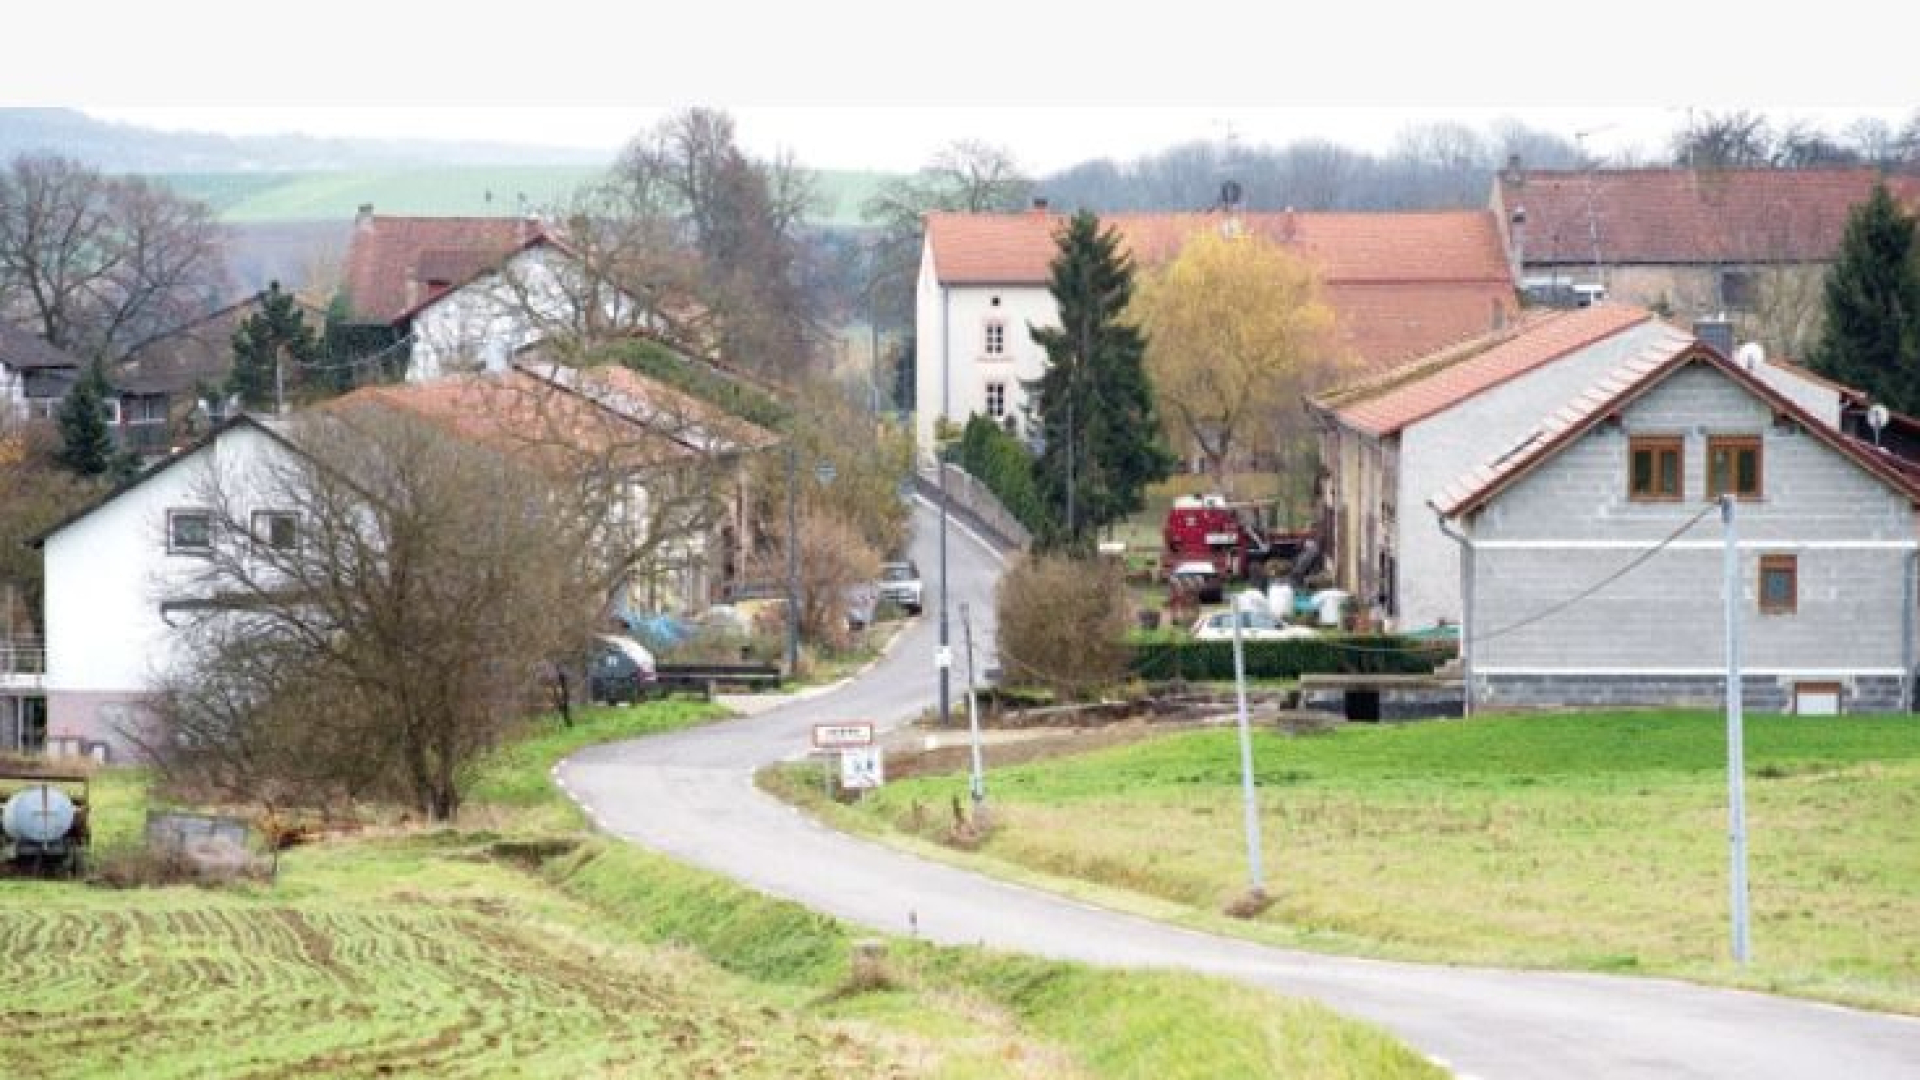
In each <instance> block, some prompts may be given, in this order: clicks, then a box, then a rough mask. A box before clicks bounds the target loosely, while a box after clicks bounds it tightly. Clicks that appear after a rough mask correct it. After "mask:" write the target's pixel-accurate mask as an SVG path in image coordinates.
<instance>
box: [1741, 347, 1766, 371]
mask: <svg viewBox="0 0 1920 1080" xmlns="http://www.w3.org/2000/svg"><path fill="white" fill-rule="evenodd" d="M1733 358H1734V360H1735V361H1736V362H1738V363H1739V365H1740V366H1741V367H1742V368H1745V369H1746V370H1748V371H1752V370H1753V369H1754V368H1756V367H1758V366H1760V365H1761V364H1762V363H1764V362H1765V361H1766V359H1767V347H1766V346H1764V345H1762V344H1760V343H1759V342H1757V341H1749V342H1747V343H1746V344H1745V345H1742V346H1740V348H1739V349H1738V350H1737V351H1736V352H1735V353H1734V354H1733Z"/></svg>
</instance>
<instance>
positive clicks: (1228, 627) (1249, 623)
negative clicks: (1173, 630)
mask: <svg viewBox="0 0 1920 1080" xmlns="http://www.w3.org/2000/svg"><path fill="white" fill-rule="evenodd" d="M1317 636H1319V635H1318V634H1316V633H1315V632H1314V631H1313V629H1312V628H1311V627H1306V626H1289V625H1287V624H1286V623H1283V622H1280V621H1279V620H1277V619H1275V618H1274V617H1273V616H1272V615H1269V614H1267V613H1266V612H1263V611H1242V612H1241V613H1240V638H1241V640H1243V641H1290V640H1292V639H1294V638H1310V637H1317ZM1193 638H1194V640H1195V641H1231V640H1233V614H1232V613H1231V612H1226V611H1216V612H1213V613H1212V614H1209V615H1202V616H1200V618H1199V619H1198V620H1197V621H1196V622H1195V623H1194V624H1193Z"/></svg>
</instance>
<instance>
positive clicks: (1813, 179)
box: [1495, 169, 1920, 266]
mask: <svg viewBox="0 0 1920 1080" xmlns="http://www.w3.org/2000/svg"><path fill="white" fill-rule="evenodd" d="M1880 178H1881V177H1880V174H1879V173H1877V172H1875V171H1874V170H1872V169H1727V170H1694V169H1596V170H1594V171H1593V172H1591V173H1588V172H1585V171H1572V170H1569V171H1564V172H1555V171H1549V172H1521V173H1503V174H1502V175H1501V176H1500V178H1499V179H1498V180H1496V181H1495V183H1496V185H1497V187H1496V194H1497V197H1498V199H1499V205H1500V208H1501V209H1502V210H1503V211H1504V212H1505V213H1507V214H1509V215H1511V214H1512V213H1513V212H1514V211H1515V210H1519V209H1524V210H1525V211H1526V225H1525V232H1524V234H1523V238H1522V239H1521V240H1520V241H1519V246H1520V247H1521V249H1522V258H1523V259H1524V260H1525V262H1526V264H1527V265H1529V266H1534V265H1542V266H1544V265H1557V264H1574V265H1578V264H1591V263H1592V262H1593V261H1594V237H1593V232H1594V230H1595V229H1596V228H1597V230H1598V233H1599V248H1600V252H1599V258H1600V261H1601V262H1602V263H1611V264H1615V265H1621V264H1635V263H1655V264H1659V263H1723V262H1738V263H1765V262H1825V261H1827V260H1829V259H1831V258H1833V254H1834V252H1835V251H1836V250H1838V249H1839V246H1840V236H1841V233H1842V232H1843V231H1844V230H1845V228H1846V224H1847V213H1848V211H1849V210H1851V209H1852V208H1853V207H1854V206H1855V205H1856V204H1858V203H1861V202H1864V201H1866V198H1867V196H1868V195H1869V194H1870V193H1871V192H1872V190H1873V185H1874V183H1875V182H1876V181H1878V180H1879V179H1880ZM1887 183H1888V186H1889V187H1890V188H1892V190H1893V193H1894V196H1895V197H1896V198H1898V199H1900V200H1902V201H1903V202H1906V203H1908V204H1913V203H1915V202H1917V201H1920V177H1910V176H1892V177H1888V178H1887ZM1589 205H1591V207H1592V212H1591V214H1589V211H1588V207H1589Z"/></svg>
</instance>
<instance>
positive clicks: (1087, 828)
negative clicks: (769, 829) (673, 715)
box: [763, 711, 1920, 1012]
mask: <svg viewBox="0 0 1920 1080" xmlns="http://www.w3.org/2000/svg"><path fill="white" fill-rule="evenodd" d="M1255 753H1256V760H1257V765H1256V770H1257V780H1258V783H1259V785H1260V806H1261V819H1262V825H1263V834H1264V844H1265V847H1264V852H1263V855H1264V861H1265V863H1266V865H1267V867H1268V868H1269V882H1268V887H1269V891H1270V892H1272V893H1273V894H1274V896H1275V897H1276V899H1277V902H1276V903H1275V904H1274V905H1273V906H1272V907H1271V908H1270V909H1268V910H1267V911H1265V912H1264V913H1262V914H1261V915H1260V916H1259V917H1258V918H1257V919H1254V920H1252V921H1241V920H1234V919H1228V918H1225V917H1223V916H1222V915H1221V912H1222V911H1223V909H1224V908H1225V907H1226V906H1227V905H1228V904H1229V903H1230V902H1231V900H1232V899H1233V898H1234V897H1235V896H1236V895H1238V894H1239V892H1240V890H1241V889H1242V888H1243V886H1244V880H1245V879H1244V874H1245V869H1244V863H1243V859H1244V854H1243V852H1244V848H1243V839H1242V834H1241V825H1240V813H1239V801H1238V800H1239V788H1238V785H1239V772H1238V757H1237V749H1236V743H1235V737H1234V734H1233V732H1232V731H1231V730H1208V731H1200V732H1193V733H1187V734H1179V735H1173V736H1169V737H1165V738H1160V739H1155V740H1152V741H1149V742H1143V743H1139V744H1135V745H1131V746H1126V747H1121V748H1116V749H1112V750H1106V751H1100V752H1097V753H1093V754H1089V755H1086V756H1084V757H1077V758H1067V759H1055V760H1050V761H1044V762H1038V763H1031V764H1025V765H1021V766H1016V767H1012V768H1007V769H998V770H996V769H993V768H992V766H991V762H990V765H989V768H990V774H989V778H988V790H989V794H990V796H991V798H992V804H993V809H994V823H995V830H994V832H993V833H992V834H991V835H990V836H989V837H988V838H987V840H986V842H985V843H984V845H982V846H981V848H980V850H979V851H977V852H974V853H965V852H960V851H955V850H952V849H950V848H946V847H943V846H942V845H941V843H940V841H941V840H942V838H943V836H944V834H945V832H946V830H947V829H948V827H949V823H948V821H947V818H948V817H949V815H948V814H947V813H946V812H945V811H944V809H943V808H945V807H947V806H948V805H949V803H950V802H951V800H952V798H953V797H954V796H955V795H956V794H960V793H962V792H964V790H965V788H964V784H965V779H964V777H960V776H953V777H926V778H916V779H912V780H907V781H902V782H900V783H896V784H890V785H888V787H887V788H886V789H884V790H883V791H882V792H880V793H879V794H878V795H876V796H875V797H873V798H870V799H868V800H867V801H865V802H864V803H862V804H860V805H859V806H858V807H855V808H840V807H835V808H831V809H828V808H820V807H819V806H818V802H819V800H818V796H817V795H815V794H814V792H813V789H812V788H811V786H810V785H809V784H808V783H807V782H806V780H807V778H806V777H803V776H794V777H787V776H784V775H782V774H778V773H775V774H769V775H767V776H765V777H763V784H764V785H765V786H767V787H769V788H770V789H772V790H775V791H776V792H779V793H781V794H783V795H785V796H786V797H789V798H791V799H793V800H795V801H799V802H810V803H811V804H812V805H814V806H815V807H816V808H817V809H820V810H821V812H823V813H824V814H825V815H826V816H828V817H829V818H830V819H831V820H832V821H833V822H834V823H836V824H839V825H841V826H842V827H848V828H853V829H858V830H860V831H863V832H867V833H869V834H872V835H876V836H881V837H884V838H888V839H890V840H892V841H893V842H895V843H903V844H906V845H908V846H912V847H914V848H915V849H916V850H919V851H921V852H928V851H937V852H939V853H940V857H942V858H945V859H947V860H949V861H956V862H960V863H962V864H964V865H969V866H974V867H977V868H979V869H983V870H986V871H987V872H991V873H996V874H999V875H1002V876H1008V877H1013V878H1016V879H1019V880H1023V881H1027V882H1029V883H1033V884H1038V885H1042V886H1045V887H1050V888H1056V889H1060V890H1062V891H1067V892H1070V893H1073V894H1075V895H1078V896H1081V897H1082V898H1085V899H1090V900H1094V901H1096V902H1099V903H1103V904H1108V905H1111V906H1116V907H1121V908H1125V909H1128V910H1132V911H1136V912H1139V913H1142V914H1148V915H1151V916H1154V917H1158V918H1171V919H1173V920H1175V921H1178V922H1182V923H1184V924H1187V925H1192V926H1197V927H1202V928H1205V929H1210V930H1215V931H1222V932H1228V933H1235V934H1239V935H1242V936H1247V937H1252V938H1256V939H1259V940H1264V941H1268V942H1272V943H1276V944H1284V945H1290V946H1296V947H1303V948H1313V949H1320V950H1323V951H1331V952H1344V953H1356V954H1365V955H1374V956H1384V957H1397V958H1404V959H1416V960H1428V961H1445V962H1458V963H1479V964H1496V965H1504V966H1523V967H1541V968H1559V969H1584V970H1594V971H1613V972H1627V973H1640V974H1663V975H1674V976H1680V977H1684V978H1689V979H1694V980H1697V981H1702V982H1709V983H1721V984H1728V985H1738V986H1746V987H1752V988H1757V989H1765V990H1771V991H1777V992H1785V993H1793V994H1800V995H1805V996H1810V997H1817V998H1823V999H1828V1000H1835V1001H1842V1002H1847V1003H1852V1004H1859V1005H1865V1006H1869V1007H1876V1008H1886V1009H1894V1010H1899V1011H1907V1012H1920V836H1917V835H1916V834H1915V833H1914V832H1913V830H1912V829H1911V827H1910V823H1911V822H1912V820H1913V819H1914V814H1915V811H1916V810H1917V809H1920V722H1916V720H1915V718H1913V717H1847V718H1840V719H1815V718H1794V717H1777V716H1753V717H1749V718H1748V759H1747V761H1748V770H1749V779H1748V785H1747V792H1748V817H1749V824H1750V830H1751V834H1752V840H1751V859H1750V867H1751V878H1752V902H1753V914H1754V920H1755V921H1754V942H1755V946H1754V948H1755V957H1756V959H1755V962H1754V964H1753V965H1751V966H1750V967H1748V968H1746V969H1740V968H1736V967H1734V966H1733V965H1732V964H1731V962H1730V960H1729V959H1728V957H1727V938H1728V934H1727V922H1726V920H1727V915H1726V904H1727V900H1726V839H1725V837H1726V831H1725V830H1726V804H1725V774H1724V757H1723V754H1724V742H1723V729H1722V720H1721V718H1720V717H1719V715H1718V714H1712V713H1703V712H1664V711H1653V712H1624V713H1604V714H1601V713H1589V714H1559V715H1540V716H1508V717H1487V718H1480V719H1476V720H1472V721H1453V722H1434V723H1425V724H1416V725H1390V726H1371V725H1366V726H1362V725H1355V726H1348V727H1345V728H1342V729H1339V730H1337V731H1334V732H1331V733H1328V734H1324V735H1319V736H1300V737H1289V736H1286V735H1283V734H1280V733H1277V732H1267V731H1263V732H1260V733H1259V734H1258V735H1257V737H1256V743H1255Z"/></svg>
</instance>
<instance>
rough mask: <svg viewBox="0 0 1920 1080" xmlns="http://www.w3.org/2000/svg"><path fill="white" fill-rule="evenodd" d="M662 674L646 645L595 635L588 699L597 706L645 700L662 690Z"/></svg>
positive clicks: (618, 636)
mask: <svg viewBox="0 0 1920 1080" xmlns="http://www.w3.org/2000/svg"><path fill="white" fill-rule="evenodd" d="M659 682H660V675H659V671H658V668H657V667H656V666H655V664H654V662H653V654H652V653H650V652H648V651H647V647H646V646H645V645H642V644H640V643H639V642H637V641H635V640H633V639H632V638H630V637H622V636H620V635H618V634H595V635H594V639H593V652H592V654H591V655H590V657H589V658H588V662H587V699H588V700H589V701H592V702H594V703H595V704H630V703H632V702H636V701H644V700H646V699H647V698H648V697H650V696H652V695H653V694H654V693H655V692H656V691H657V690H658V689H659Z"/></svg>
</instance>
